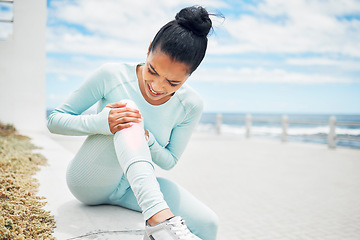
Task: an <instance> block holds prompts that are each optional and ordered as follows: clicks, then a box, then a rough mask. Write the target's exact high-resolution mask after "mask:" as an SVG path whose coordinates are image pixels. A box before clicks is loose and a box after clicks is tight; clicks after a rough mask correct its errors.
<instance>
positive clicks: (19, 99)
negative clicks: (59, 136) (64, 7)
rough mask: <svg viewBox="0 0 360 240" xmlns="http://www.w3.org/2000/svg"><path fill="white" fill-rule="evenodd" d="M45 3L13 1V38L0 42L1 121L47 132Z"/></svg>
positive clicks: (17, 126) (29, 129) (19, 127)
mask: <svg viewBox="0 0 360 240" xmlns="http://www.w3.org/2000/svg"><path fill="white" fill-rule="evenodd" d="M45 30H46V0H31V1H30V0H15V1H14V23H13V36H12V38H10V39H9V40H7V41H0V121H1V122H3V123H11V124H14V125H15V127H16V128H17V129H18V130H20V131H21V130H27V131H45V130H46V123H45V120H46V96H45V94H46V93H45V91H46V85H45V84H46V82H45V58H46V52H45Z"/></svg>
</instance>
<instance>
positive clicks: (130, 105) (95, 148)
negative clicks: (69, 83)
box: [48, 7, 218, 240]
mask: <svg viewBox="0 0 360 240" xmlns="http://www.w3.org/2000/svg"><path fill="white" fill-rule="evenodd" d="M211 28H212V22H211V20H210V18H209V14H208V12H207V11H206V10H205V9H204V8H202V7H188V8H184V9H182V10H181V11H180V12H179V13H178V14H177V15H176V17H175V20H173V21H170V22H169V23H167V24H166V25H165V26H163V27H162V28H161V29H160V31H159V32H158V33H157V34H156V36H155V38H154V39H153V41H152V43H151V44H150V46H149V50H148V55H147V58H146V62H145V63H144V64H122V63H108V64H104V65H103V66H101V67H100V68H99V69H97V70H96V71H95V72H94V73H92V75H91V76H90V77H89V78H88V79H87V80H86V81H85V82H84V83H83V84H82V85H81V86H80V88H79V89H78V90H76V91H75V92H73V93H72V94H71V95H70V97H69V98H68V99H67V100H66V101H65V103H63V104H62V105H61V106H60V107H58V108H56V109H55V110H54V111H53V112H52V113H51V115H50V116H49V118H48V128H49V130H50V131H51V132H52V133H58V134H65V135H89V136H88V137H87V139H86V140H85V142H84V144H83V145H82V147H81V148H80V150H79V152H78V153H77V154H76V156H75V157H74V159H73V160H72V162H71V163H70V164H69V166H68V169H67V176H66V177H67V184H68V186H69V189H70V191H71V192H72V193H73V195H74V196H75V197H76V198H77V199H78V200H80V201H81V202H83V203H85V204H89V205H98V204H112V205H118V206H122V207H125V208H129V209H132V210H136V211H142V213H143V216H144V219H145V221H146V224H145V236H144V239H146V240H147V239H151V240H153V239H156V240H169V239H204V240H213V239H216V232H217V222H218V219H217V216H216V214H215V213H214V212H213V211H211V210H210V209H209V208H208V207H206V206H205V205H204V204H202V203H201V202H200V201H199V200H197V199H196V198H195V197H194V196H192V195H191V194H190V193H189V192H187V191H186V190H185V189H183V188H181V187H180V186H178V185H177V184H175V183H173V182H171V181H169V180H167V179H164V178H156V176H155V173H154V167H153V164H154V163H155V164H157V165H158V166H160V167H161V168H163V169H167V170H170V169H171V168H173V167H174V166H175V165H176V163H177V161H178V159H179V158H180V156H181V154H182V153H183V151H184V149H185V146H186V144H187V142H188V140H189V138H190V135H191V133H192V131H193V129H194V127H195V126H196V124H197V123H198V121H199V119H200V116H201V113H202V108H203V103H202V100H201V99H200V97H199V96H198V95H197V93H196V92H195V91H193V90H192V89H191V88H190V87H189V86H187V85H186V84H185V82H186V80H187V78H188V77H189V76H190V74H191V73H192V72H193V71H194V70H195V69H196V68H197V67H198V66H199V64H200V63H201V61H202V59H203V58H204V56H205V51H206V48H207V35H208V33H209V31H210V29H211ZM96 102H98V108H97V112H98V113H97V114H95V115H81V113H82V112H84V111H85V110H86V109H88V108H89V107H91V106H92V105H93V104H94V103H96ZM180 216H181V217H180ZM185 220H186V223H187V225H186V224H185ZM187 226H188V227H187ZM189 229H190V231H189Z"/></svg>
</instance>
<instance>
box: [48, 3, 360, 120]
mask: <svg viewBox="0 0 360 240" xmlns="http://www.w3.org/2000/svg"><path fill="white" fill-rule="evenodd" d="M193 4H198V5H202V6H204V7H206V8H207V9H208V10H209V11H211V12H221V13H222V14H223V15H224V16H225V21H224V20H223V19H221V18H213V22H214V32H213V34H212V35H211V36H210V37H209V47H208V52H207V56H206V58H205V59H204V61H203V63H202V64H201V66H200V67H199V69H198V70H197V71H196V72H195V73H194V74H193V75H192V76H191V77H190V78H189V79H188V84H189V85H191V86H192V87H193V88H195V89H196V90H197V91H198V92H199V93H200V94H201V96H202V97H203V99H204V100H205V111H207V112H219V111H222V112H246V113H255V112H275V113H357V114H360V44H359V42H360V2H359V1H358V0H312V1H307V0H296V1H287V0H264V1H260V0H255V1H241V0H227V1H221V0H207V1H205V0H203V1H190V0H172V1H167V0H157V1H153V0H147V1H146V0H142V1H123V0H117V1H115V0H102V1H97V0H78V1H67V0H48V22H47V46H46V49H47V74H46V77H47V106H48V107H49V108H53V107H56V106H57V105H59V104H60V103H61V102H62V101H63V100H64V99H65V98H66V96H67V95H68V94H69V93H70V92H71V91H73V90H75V89H76V88H77V87H78V86H79V85H80V83H81V82H82V81H83V80H84V78H86V76H87V75H89V74H90V73H91V71H93V70H94V69H95V68H97V67H98V66H100V65H101V64H103V63H105V62H109V61H125V62H128V61H130V62H144V61H145V58H146V53H147V48H148V45H149V43H150V41H151V40H152V38H153V37H154V35H155V34H156V32H157V31H158V30H159V28H160V27H161V26H163V25H164V24H165V23H167V22H168V21H170V20H172V19H173V18H174V16H175V14H176V13H177V12H178V11H179V10H180V9H181V8H183V7H185V6H189V5H193Z"/></svg>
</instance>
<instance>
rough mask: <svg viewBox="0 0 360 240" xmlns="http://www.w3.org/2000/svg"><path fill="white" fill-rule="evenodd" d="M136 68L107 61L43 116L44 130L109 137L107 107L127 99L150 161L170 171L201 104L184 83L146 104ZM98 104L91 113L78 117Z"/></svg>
mask: <svg viewBox="0 0 360 240" xmlns="http://www.w3.org/2000/svg"><path fill="white" fill-rule="evenodd" d="M137 65H138V64H124V63H107V64H104V65H102V66H101V67H99V68H98V69H96V70H95V71H94V72H93V73H92V74H91V75H90V76H89V77H88V78H87V79H86V80H85V81H84V82H83V83H82V85H81V86H80V87H79V88H78V89H77V90H76V91H74V92H73V93H72V94H71V95H70V96H69V97H68V98H67V100H66V101H65V102H64V103H63V104H62V105H60V106H59V107H57V108H56V109H55V110H54V111H53V112H52V113H51V114H50V116H49V118H48V129H49V130H50V132H52V133H57V134H63V135H77V136H80V135H93V134H102V135H112V133H111V132H110V128H109V123H108V115H109V111H110V108H107V107H105V106H106V105H107V104H108V103H114V102H118V101H121V100H123V99H131V100H133V101H134V102H135V103H136V105H137V106H138V108H139V109H140V112H141V115H142V117H143V118H144V126H145V128H146V129H147V130H148V131H149V140H148V145H149V148H150V152H151V158H152V161H153V162H154V163H155V164H157V165H158V166H160V167H161V168H163V169H167V170H169V169H171V168H173V167H174V166H175V165H176V163H177V161H178V160H179V158H180V156H181V154H182V153H183V151H184V149H185V147H186V145H187V143H188V141H189V138H190V136H191V133H192V131H193V130H194V128H195V126H196V125H197V123H198V121H199V119H200V117H201V113H202V109H203V101H202V99H201V98H200V96H199V95H198V94H197V93H196V92H195V91H194V90H193V89H192V88H190V87H189V86H188V85H187V84H186V83H185V84H183V86H182V87H181V88H180V89H178V90H177V91H176V92H175V94H174V95H173V96H172V97H171V98H170V99H169V100H168V101H167V102H165V103H163V104H161V105H152V104H150V103H148V102H147V101H146V100H145V99H144V97H143V95H142V93H141V91H140V88H139V83H138V79H137V75H136V67H137ZM97 102H98V106H97V114H93V115H81V114H82V113H83V112H84V111H86V110H87V109H88V108H90V107H91V106H92V105H94V104H95V103H97Z"/></svg>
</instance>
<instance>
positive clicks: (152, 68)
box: [149, 63, 182, 83]
mask: <svg viewBox="0 0 360 240" xmlns="http://www.w3.org/2000/svg"><path fill="white" fill-rule="evenodd" d="M149 66H150V68H151V70H152V71H154V73H156V74H157V75H158V76H160V75H159V74H158V73H157V71H156V70H155V68H154V67H153V66H152V65H151V63H149ZM166 80H168V81H169V82H174V83H180V82H182V81H177V80H170V79H166Z"/></svg>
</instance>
